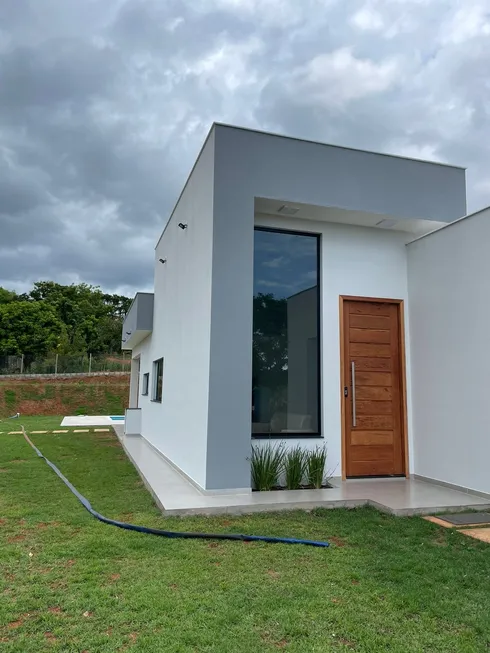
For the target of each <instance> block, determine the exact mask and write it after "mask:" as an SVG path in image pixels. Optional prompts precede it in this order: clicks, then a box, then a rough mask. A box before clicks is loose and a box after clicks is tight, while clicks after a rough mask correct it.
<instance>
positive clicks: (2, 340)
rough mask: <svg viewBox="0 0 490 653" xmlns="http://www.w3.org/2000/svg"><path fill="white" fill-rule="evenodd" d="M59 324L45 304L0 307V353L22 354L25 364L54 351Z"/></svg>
mask: <svg viewBox="0 0 490 653" xmlns="http://www.w3.org/2000/svg"><path fill="white" fill-rule="evenodd" d="M63 332H64V326H63V322H62V321H61V320H60V319H59V318H58V316H57V315H56V311H55V310H54V309H53V307H52V306H50V305H49V304H47V303H46V302H42V301H39V302H29V301H12V302H10V303H7V304H0V353H1V354H4V355H20V354H24V355H25V357H26V359H27V362H29V361H30V360H32V359H34V358H35V357H36V356H45V355H46V354H48V353H49V352H51V351H54V350H56V348H57V347H58V345H59V343H60V342H61V340H62V337H63Z"/></svg>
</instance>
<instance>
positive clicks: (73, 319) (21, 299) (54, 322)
mask: <svg viewBox="0 0 490 653" xmlns="http://www.w3.org/2000/svg"><path fill="white" fill-rule="evenodd" d="M131 301H132V300H131V299H130V298H129V297H124V296H123V295H115V294H109V293H104V292H102V290H101V289H100V288H99V287H96V286H91V285H88V284H85V283H80V284H72V285H70V286H64V285H61V284H59V283H55V282H54V281H38V282H36V283H35V284H34V286H33V288H32V290H31V291H30V292H27V293H22V294H17V293H15V292H13V291H11V290H7V289H5V288H1V287H0V355H7V356H15V355H17V356H20V355H21V354H23V355H24V357H25V358H26V361H29V360H34V359H35V358H38V357H41V356H46V355H48V354H52V353H57V354H60V355H89V354H92V355H99V354H104V353H113V352H116V351H119V350H120V349H121V331H122V323H123V321H124V316H125V314H126V312H127V311H128V310H129V306H130V305H131Z"/></svg>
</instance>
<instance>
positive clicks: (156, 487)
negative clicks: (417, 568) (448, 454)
mask: <svg viewBox="0 0 490 653" xmlns="http://www.w3.org/2000/svg"><path fill="white" fill-rule="evenodd" d="M113 426H114V429H115V431H116V433H117V435H118V437H119V439H120V440H121V443H122V445H123V447H124V449H125V450H126V453H127V454H128V456H129V458H130V459H131V461H132V462H133V464H134V465H135V467H136V469H137V470H138V472H139V474H140V476H141V477H142V479H143V481H144V482H145V485H146V486H147V488H148V489H149V491H150V492H151V494H152V496H153V498H154V499H155V501H156V503H157V505H158V506H159V507H160V508H161V509H162V511H163V512H164V513H165V514H166V515H196V514H205V515H216V514H226V513H228V514H241V513H253V512H266V511H276V510H293V509H298V508H300V509H304V510H307V509H311V508H354V507H358V506H365V505H372V506H374V507H376V508H378V509H379V510H383V511H384V512H388V513H392V514H394V515H415V514H423V515H426V514H433V513H437V512H445V511H452V512H457V511H459V510H467V509H472V508H475V509H484V508H485V509H486V508H490V498H482V497H480V496H477V495H475V494H471V493H467V492H463V491H459V490H453V489H451V488H446V487H443V486H440V485H435V484H433V483H427V482H425V481H420V480H413V479H410V480H406V479H362V480H350V481H334V485H335V487H333V488H330V489H326V490H287V491H286V490H285V491H276V492H244V493H236V492H235V493H234V492H228V493H227V492H219V493H204V492H202V491H200V490H199V489H197V488H196V487H195V486H194V485H193V484H192V483H191V482H190V481H189V480H188V479H187V478H186V477H185V476H183V475H182V474H181V473H179V472H178V471H177V470H176V469H175V468H174V467H172V465H170V464H169V463H168V462H167V461H166V460H165V458H164V457H162V456H161V455H160V454H159V453H158V452H157V451H156V450H155V449H154V448H153V447H152V446H151V445H150V444H149V443H148V442H147V441H146V440H145V439H144V438H142V437H141V436H137V435H136V436H135V435H129V436H125V435H124V427H123V426H122V425H113Z"/></svg>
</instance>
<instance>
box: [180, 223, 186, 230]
mask: <svg viewBox="0 0 490 653" xmlns="http://www.w3.org/2000/svg"><path fill="white" fill-rule="evenodd" d="M179 227H180V228H181V229H187V225H186V224H184V223H183V222H179Z"/></svg>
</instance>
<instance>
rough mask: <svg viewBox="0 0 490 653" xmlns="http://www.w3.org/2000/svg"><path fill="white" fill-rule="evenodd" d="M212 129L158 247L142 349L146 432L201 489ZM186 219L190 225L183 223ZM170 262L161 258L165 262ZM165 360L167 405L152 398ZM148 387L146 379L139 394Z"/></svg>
mask: <svg viewBox="0 0 490 653" xmlns="http://www.w3.org/2000/svg"><path fill="white" fill-rule="evenodd" d="M213 192H214V133H211V134H210V136H209V138H208V141H207V143H206V145H205V146H204V148H203V150H202V152H201V155H200V157H199V159H198V161H197V163H196V165H195V167H194V170H193V171H192V174H191V176H190V178H189V181H188V183H187V186H186V187H185V189H184V191H183V193H182V195H181V197H180V199H179V201H178V203H177V206H176V208H175V210H174V213H173V215H172V218H171V220H170V221H169V223H168V225H167V227H166V229H165V231H164V233H163V235H162V237H161V239H160V241H159V243H158V245H157V247H156V250H155V304H154V319H153V332H152V334H151V336H150V337H148V338H147V339H146V340H144V341H143V343H141V345H140V346H138V347H137V348H136V349H135V351H134V352H133V356H135V355H137V354H138V353H140V354H141V374H144V373H145V372H149V373H150V389H149V393H150V394H149V396H148V397H142V396H141V395H140V398H139V401H140V406H141V408H142V435H143V436H144V437H145V438H146V439H147V440H149V442H151V444H153V445H154V446H155V447H156V448H157V449H158V450H159V451H161V452H162V453H163V454H164V455H165V456H167V458H169V459H170V460H171V461H172V462H173V463H174V464H175V465H177V466H178V467H180V468H181V469H182V470H183V471H184V472H185V473H186V474H187V475H188V476H189V477H190V478H192V479H193V480H194V481H195V482H197V483H198V484H199V485H200V486H202V487H205V483H206V451H207V444H206V443H207V424H208V391H209V349H210V327H211V316H210V312H211V267H212V237H213V224H212V223H213ZM179 222H182V223H183V224H187V225H188V227H187V229H184V230H183V229H181V228H179V226H178V224H179ZM160 258H162V259H166V263H160V262H159V259H160ZM161 357H163V358H164V369H163V398H162V403H156V402H153V401H151V392H152V387H153V369H152V363H153V361H154V360H157V359H158V358H161ZM141 387H142V384H140V391H141Z"/></svg>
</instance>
